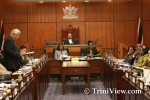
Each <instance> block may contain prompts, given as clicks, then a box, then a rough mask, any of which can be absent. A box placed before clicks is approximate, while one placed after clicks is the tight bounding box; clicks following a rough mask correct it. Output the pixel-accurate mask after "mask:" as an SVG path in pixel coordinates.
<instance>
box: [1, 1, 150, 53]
mask: <svg viewBox="0 0 150 100" xmlns="http://www.w3.org/2000/svg"><path fill="white" fill-rule="evenodd" d="M69 5H72V6H74V7H76V8H78V11H77V15H78V19H71V20H68V19H63V18H62V17H63V15H64V14H63V8H65V7H66V6H69ZM149 12H150V0H132V1H126V2H88V3H85V2H66V3H62V2H57V3H55V2H51V3H43V4H40V3H20V2H15V0H0V19H3V20H4V28H5V34H6V37H7V36H8V35H9V34H10V31H11V30H12V29H13V28H18V29H20V31H21V36H20V38H19V40H18V41H17V45H18V47H19V46H21V45H23V44H26V43H27V42H29V43H30V48H31V49H35V50H36V52H37V54H38V52H41V50H42V49H44V48H45V45H44V43H45V41H56V40H60V39H61V28H62V27H63V28H65V27H67V26H68V25H72V26H73V27H76V28H77V27H79V28H80V44H83V43H85V41H87V40H97V42H98V43H99V44H102V46H103V48H104V49H103V50H105V51H110V50H113V51H114V54H116V52H117V44H118V42H122V43H124V44H126V45H135V34H136V30H137V24H138V16H140V17H141V20H142V27H143V36H144V43H145V45H147V46H149V47H150V41H149V37H150V35H149V31H150V25H149V24H150V13H149ZM38 50H39V51H38ZM39 55H41V54H39Z"/></svg>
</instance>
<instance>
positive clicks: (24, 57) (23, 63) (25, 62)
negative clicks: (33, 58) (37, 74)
mask: <svg viewBox="0 0 150 100" xmlns="http://www.w3.org/2000/svg"><path fill="white" fill-rule="evenodd" d="M26 56H27V55H24V56H21V57H20V63H21V65H22V66H23V65H26V64H27V63H28V62H29V60H27V58H26Z"/></svg>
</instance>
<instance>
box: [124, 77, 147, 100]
mask: <svg viewBox="0 0 150 100" xmlns="http://www.w3.org/2000/svg"><path fill="white" fill-rule="evenodd" d="M123 80H124V90H126V91H128V90H140V88H139V87H138V86H135V85H134V84H133V83H132V82H131V81H129V80H128V79H126V78H125V77H123ZM124 100H150V96H149V95H148V94H147V93H146V92H142V93H141V94H136V93H135V94H132V93H131V94H124Z"/></svg>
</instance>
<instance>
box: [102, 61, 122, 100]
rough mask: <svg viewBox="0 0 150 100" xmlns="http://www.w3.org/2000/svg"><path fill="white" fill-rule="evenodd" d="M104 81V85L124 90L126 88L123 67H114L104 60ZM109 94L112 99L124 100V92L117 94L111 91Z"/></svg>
mask: <svg viewBox="0 0 150 100" xmlns="http://www.w3.org/2000/svg"><path fill="white" fill-rule="evenodd" d="M102 66H103V67H102V75H103V76H102V81H103V84H104V87H105V88H106V89H107V88H111V89H116V90H123V89H124V83H123V78H122V76H123V75H124V72H123V70H122V69H114V67H113V66H111V65H110V64H108V62H106V61H104V60H103V61H102ZM109 96H110V98H111V99H112V100H123V94H115V93H114V92H113V93H109Z"/></svg>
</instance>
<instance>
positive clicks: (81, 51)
mask: <svg viewBox="0 0 150 100" xmlns="http://www.w3.org/2000/svg"><path fill="white" fill-rule="evenodd" d="M87 48H88V46H83V47H81V50H80V55H81V56H86V54H84V51H85V50H86V49H87Z"/></svg>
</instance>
